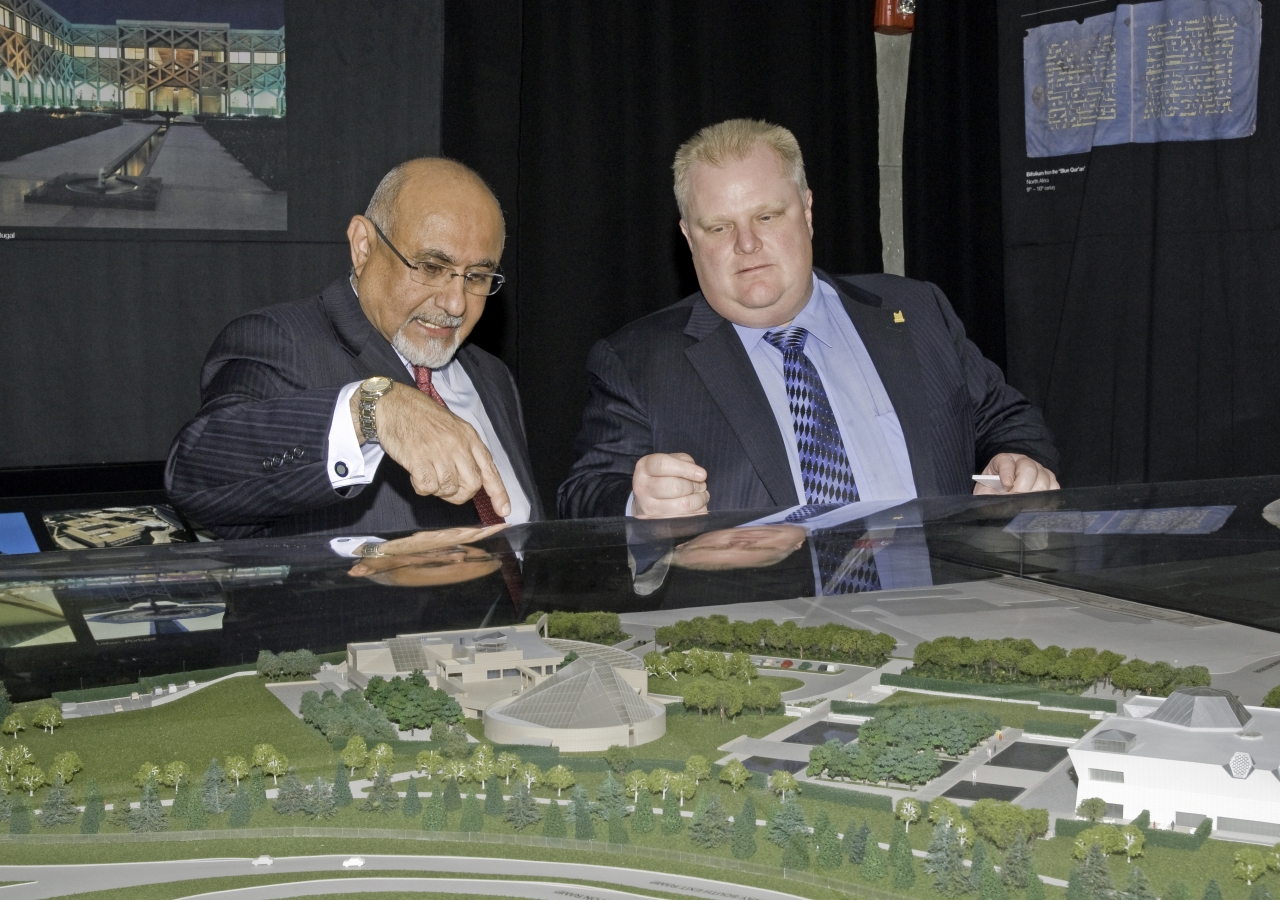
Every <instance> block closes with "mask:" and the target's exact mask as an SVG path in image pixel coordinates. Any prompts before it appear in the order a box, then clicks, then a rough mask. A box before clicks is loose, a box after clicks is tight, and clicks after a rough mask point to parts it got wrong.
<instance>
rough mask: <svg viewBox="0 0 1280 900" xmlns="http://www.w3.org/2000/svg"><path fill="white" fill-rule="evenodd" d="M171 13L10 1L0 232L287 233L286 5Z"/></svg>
mask: <svg viewBox="0 0 1280 900" xmlns="http://www.w3.org/2000/svg"><path fill="white" fill-rule="evenodd" d="M163 5H164V7H165V8H166V10H169V11H171V13H172V15H171V16H170V17H167V18H165V19H156V18H146V19H142V18H135V17H131V16H130V15H129V14H130V13H131V12H137V11H138V10H139V9H144V8H145V9H147V10H149V11H153V10H154V8H155V6H156V4H155V3H150V4H143V5H140V4H139V3H138V2H137V0H114V2H112V0H106V2H95V3H92V4H89V3H85V2H83V0H0V228H10V227H20V226H44V227H63V228H65V227H96V228H104V227H105V228H170V229H172V228H180V229H190V228H198V229H235V230H284V229H285V228H286V227H287V224H288V215H287V209H288V207H287V194H286V183H285V170H286V162H285V159H286V151H285V137H286V130H285V127H286V126H285V122H286V120H285V114H286V110H287V103H286V94H285V35H284V24H283V18H284V13H283V2H282V0H268V2H265V3H259V4H251V5H249V7H246V5H245V4H242V3H235V2H230V0H229V2H227V3H225V4H219V3H216V2H200V0H186V2H184V0H172V2H167V3H165V4H163ZM246 9H248V11H247V12H246ZM211 14H212V15H214V17H216V18H217V21H210V20H208V19H209V17H210V16H211ZM219 14H220V15H219ZM197 17H198V19H197ZM264 24H267V25H274V26H275V27H249V26H261V25H264Z"/></svg>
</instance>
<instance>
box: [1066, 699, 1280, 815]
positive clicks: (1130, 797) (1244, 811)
mask: <svg viewBox="0 0 1280 900" xmlns="http://www.w3.org/2000/svg"><path fill="white" fill-rule="evenodd" d="M1068 753H1069V754H1070V756H1071V762H1072V764H1073V765H1074V766H1075V770H1076V775H1077V777H1078V779H1079V782H1078V787H1077V794H1076V803H1077V805H1078V804H1079V803H1080V802H1081V801H1083V800H1087V799H1089V798H1091V797H1100V798H1101V799H1102V800H1103V801H1104V802H1105V803H1106V804H1107V816H1108V817H1110V818H1122V819H1132V818H1134V817H1136V816H1137V815H1138V814H1139V813H1140V812H1142V810H1144V809H1145V810H1148V811H1149V812H1150V813H1151V821H1152V824H1154V825H1158V826H1160V827H1162V828H1166V827H1168V826H1169V825H1170V824H1173V825H1177V826H1178V827H1183V828H1194V827H1195V826H1197V825H1199V824H1200V822H1201V821H1202V820H1203V819H1205V818H1210V819H1213V820H1214V821H1213V825H1214V828H1215V829H1216V830H1218V831H1225V832H1233V833H1236V834H1241V835H1257V836H1260V837H1268V838H1271V839H1275V838H1277V837H1280V772H1278V771H1277V767H1278V766H1280V709H1263V708H1259V707H1246V706H1244V705H1243V704H1241V703H1240V701H1239V700H1238V699H1236V697H1235V695H1234V694H1232V693H1230V692H1228V691H1223V690H1218V689H1215V688H1204V687H1196V688H1184V689H1182V690H1179V691H1174V692H1173V694H1171V695H1170V696H1169V697H1168V698H1167V699H1163V700H1161V699H1160V698H1156V697H1135V698H1133V699H1132V700H1130V701H1128V702H1126V703H1124V704H1123V712H1122V713H1121V714H1120V715H1118V716H1114V717H1111V718H1108V719H1105V720H1104V721H1103V722H1102V723H1101V724H1099V725H1098V726H1097V727H1096V728H1094V729H1093V730H1091V731H1090V732H1089V733H1088V734H1086V735H1085V736H1084V737H1083V738H1081V739H1080V740H1079V742H1077V743H1076V744H1075V745H1074V746H1073V747H1071V749H1070V750H1069V751H1068Z"/></svg>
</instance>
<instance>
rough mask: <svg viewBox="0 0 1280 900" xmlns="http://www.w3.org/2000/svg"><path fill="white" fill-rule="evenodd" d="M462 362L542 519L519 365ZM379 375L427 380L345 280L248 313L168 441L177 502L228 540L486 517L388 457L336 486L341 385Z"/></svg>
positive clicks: (215, 354) (476, 356)
mask: <svg viewBox="0 0 1280 900" xmlns="http://www.w3.org/2000/svg"><path fill="white" fill-rule="evenodd" d="M457 359H458V362H459V363H460V364H461V365H462V368H463V369H464V370H465V371H466V373H467V375H468V376H470V378H471V381H472V383H473V384H474V385H475V387H476V391H477V392H478V393H479V395H480V398H481V399H482V400H483V401H484V408H485V411H486V412H487V413H488V414H489V419H490V421H491V422H492V423H493V428H494V431H496V432H497V434H498V437H499V439H500V440H501V441H502V446H503V447H504V448H505V449H506V451H507V456H508V457H509V458H510V460H511V465H512V468H513V469H515V472H516V477H517V479H518V480H519V481H520V485H521V487H523V488H524V492H525V494H526V495H528V497H529V503H530V505H531V507H532V513H531V517H532V518H534V519H540V518H542V517H543V515H542V505H541V503H540V501H539V499H538V492H537V488H536V487H535V485H534V481H533V467H532V465H531V464H530V462H529V450H528V447H527V446H526V444H525V437H524V421H523V419H522V415H521V411H520V398H519V396H518V395H517V393H516V387H515V382H514V381H513V380H512V378H511V373H510V372H508V371H507V367H506V366H504V365H503V364H502V362H501V361H500V360H498V359H497V358H495V357H493V356H491V355H489V354H488V353H486V352H484V351H483V350H481V349H479V348H477V347H473V346H471V345H470V344H466V345H463V347H461V348H460V349H459V350H458V354H457ZM373 375H386V376H387V377H389V378H392V379H394V380H395V381H399V382H401V383H402V384H406V385H409V386H410V387H414V386H415V385H414V383H413V381H412V380H411V379H410V378H409V372H408V370H407V369H405V367H404V364H403V363H402V362H400V358H399V357H398V356H397V355H396V352H395V350H394V349H392V347H391V344H390V343H388V342H387V340H386V339H385V338H384V337H383V336H382V335H381V334H380V333H379V332H378V331H377V329H375V328H374V327H373V324H372V323H371V322H370V321H369V319H368V318H367V317H366V316H365V314H364V311H363V310H361V308H360V303H359V301H358V300H357V299H356V295H355V292H354V291H352V290H351V284H350V282H349V280H348V279H347V277H346V276H343V277H342V278H340V279H338V280H337V281H334V282H333V283H332V284H330V285H329V286H328V287H326V288H325V289H324V291H323V292H322V293H320V294H318V295H316V296H313V297H308V298H306V299H305V300H297V301H295V302H293V303H282V304H280V305H278V306H269V307H266V308H264V309H259V310H256V311H254V312H251V313H249V314H247V315H244V316H241V317H240V318H238V319H236V320H235V321H233V322H232V323H231V324H229V325H228V326H227V327H226V328H225V329H223V331H222V334H220V335H218V338H217V340H215V341H214V342H213V347H212V348H211V349H210V350H209V355H208V356H207V357H206V358H205V362H204V368H203V369H202V370H201V373H200V389H201V398H202V405H201V407H200V412H199V413H198V414H197V415H196V417H195V418H194V419H192V420H191V421H190V422H188V423H187V425H186V426H185V427H184V428H183V429H182V431H181V432H180V433H179V434H178V436H177V438H175V439H174V442H173V446H172V447H171V448H170V449H169V463H168V466H167V467H166V469H165V487H166V488H167V489H168V491H169V498H170V499H171V500H172V501H173V503H174V504H175V505H176V506H177V507H178V509H180V510H181V511H182V512H183V513H184V514H185V515H186V516H188V517H189V518H190V519H192V520H193V521H195V522H197V523H199V524H200V525H203V526H204V527H206V528H209V529H211V530H212V531H214V532H215V533H217V534H219V535H221V536H223V537H228V538H240V537H257V536H265V535H289V534H324V533H335V534H336V533H353V532H354V533H366V532H367V533H378V532H390V531H405V530H409V529H414V528H442V527H446V526H450V525H475V524H479V517H478V515H477V514H476V511H475V507H474V505H472V504H470V503H465V504H462V505H460V506H454V505H453V504H450V503H446V502H445V501H443V500H440V499H438V498H436V497H420V496H418V495H417V494H415V493H414V491H413V487H412V486H411V484H410V481H409V473H408V472H406V471H405V470H404V469H403V468H401V467H400V466H399V465H398V464H396V462H395V461H394V460H392V459H390V458H386V459H384V460H383V461H382V463H381V464H380V465H379V466H378V471H377V475H376V476H375V477H374V480H373V481H372V482H371V483H370V484H367V485H356V486H354V487H351V488H348V489H347V493H346V496H345V497H343V496H340V495H339V494H338V493H337V492H336V491H335V490H334V489H333V487H332V485H331V484H330V482H329V475H328V473H327V472H326V470H325V461H326V458H327V452H328V450H327V448H328V441H329V424H330V420H331V418H332V416H333V407H334V404H335V403H336V402H337V400H338V393H339V392H340V391H341V389H342V386H343V385H345V384H349V383H351V382H353V381H361V380H363V379H365V378H368V377H371V376H373Z"/></svg>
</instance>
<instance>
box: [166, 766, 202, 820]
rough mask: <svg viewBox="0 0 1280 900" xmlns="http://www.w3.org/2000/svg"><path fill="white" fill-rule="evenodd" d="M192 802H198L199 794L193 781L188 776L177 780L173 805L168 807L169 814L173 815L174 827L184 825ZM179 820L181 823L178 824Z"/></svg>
mask: <svg viewBox="0 0 1280 900" xmlns="http://www.w3.org/2000/svg"><path fill="white" fill-rule="evenodd" d="M192 803H196V804H199V803H200V796H199V795H198V794H197V793H196V791H195V782H194V781H193V780H192V779H190V778H184V779H183V780H182V781H179V782H178V789H177V791H175V792H174V796H173V806H171V807H169V815H171V816H173V818H174V825H175V827H180V828H181V827H186V821H187V817H188V816H189V815H190V814H191V804H192ZM179 821H181V823H182V824H181V825H179V824H178V822H179Z"/></svg>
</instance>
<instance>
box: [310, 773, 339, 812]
mask: <svg viewBox="0 0 1280 900" xmlns="http://www.w3.org/2000/svg"><path fill="white" fill-rule="evenodd" d="M302 811H303V812H304V813H306V815H307V816H309V817H310V818H312V819H329V818H332V817H333V816H334V815H335V814H336V813H337V812H338V805H337V804H336V803H334V802H333V785H331V784H330V783H329V782H327V781H325V780H324V779H323V778H316V780H315V781H313V782H311V784H309V785H307V796H306V799H304V800H303V801H302Z"/></svg>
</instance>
